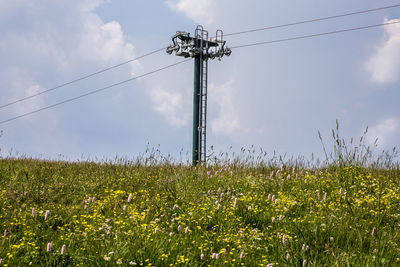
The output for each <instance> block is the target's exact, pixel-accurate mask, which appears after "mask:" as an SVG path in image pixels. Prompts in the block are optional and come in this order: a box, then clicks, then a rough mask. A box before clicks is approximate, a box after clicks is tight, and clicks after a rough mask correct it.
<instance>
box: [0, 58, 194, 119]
mask: <svg viewBox="0 0 400 267" xmlns="http://www.w3.org/2000/svg"><path fill="white" fill-rule="evenodd" d="M189 60H191V59H186V60H183V61H179V62H177V63H174V64H171V65H167V66H165V67H162V68H159V69H156V70H153V71H150V72H147V73H145V74H142V75H139V76H136V77H132V78H130V79H127V80H124V81H122V82H118V83H114V84H112V85H109V86H106V87H103V88H100V89H97V90H93V91H90V92H88V93H85V94H82V95H79V96H76V97H72V98H68V99H66V100H63V101H61V102H58V103H55V104H52V105H49V106H46V107H43V108H40V109H36V110H33V111H30V112H27V113H24V114H21V115H18V116H15V117H12V118H9V119H6V120H4V121H0V124H4V123H7V122H10V121H13V120H16V119H19V118H22V117H26V116H28V115H31V114H35V113H37V112H40V111H43V110H46V109H50V108H54V107H56V106H59V105H62V104H65V103H68V102H72V101H74V100H77V99H80V98H83V97H86V96H89V95H93V94H96V93H99V92H101V91H104V90H107V89H109V88H112V87H115V86H118V85H121V84H124V83H127V82H130V81H133V80H136V79H139V78H142V77H145V76H148V75H150V74H154V73H156V72H160V71H162V70H166V69H168V68H171V67H174V66H176V65H179V64H182V63H184V62H187V61H189Z"/></svg>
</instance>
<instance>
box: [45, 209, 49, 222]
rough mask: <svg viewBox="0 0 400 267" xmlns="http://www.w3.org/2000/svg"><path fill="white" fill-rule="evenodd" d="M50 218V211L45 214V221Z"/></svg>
mask: <svg viewBox="0 0 400 267" xmlns="http://www.w3.org/2000/svg"><path fill="white" fill-rule="evenodd" d="M49 216H50V211H49V210H46V213H45V214H44V219H45V220H47V219H49Z"/></svg>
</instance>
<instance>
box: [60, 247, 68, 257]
mask: <svg viewBox="0 0 400 267" xmlns="http://www.w3.org/2000/svg"><path fill="white" fill-rule="evenodd" d="M66 249H67V247H66V246H65V245H62V247H61V255H64V254H65V250H66Z"/></svg>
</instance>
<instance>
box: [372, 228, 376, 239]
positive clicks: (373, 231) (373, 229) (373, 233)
mask: <svg viewBox="0 0 400 267" xmlns="http://www.w3.org/2000/svg"><path fill="white" fill-rule="evenodd" d="M375 230H376V228H375V227H373V228H372V232H371V236H372V237H374V235H375Z"/></svg>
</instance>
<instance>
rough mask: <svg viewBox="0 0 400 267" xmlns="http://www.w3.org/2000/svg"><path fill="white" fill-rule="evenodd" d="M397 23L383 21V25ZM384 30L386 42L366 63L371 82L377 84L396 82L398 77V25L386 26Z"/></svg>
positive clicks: (399, 53)
mask: <svg viewBox="0 0 400 267" xmlns="http://www.w3.org/2000/svg"><path fill="white" fill-rule="evenodd" d="M397 21H400V20H398V19H394V20H388V19H385V23H388V22H397ZM385 30H386V36H387V40H386V41H385V42H383V43H382V44H381V45H380V46H379V47H377V49H376V52H375V54H374V55H372V56H371V57H370V58H369V60H368V61H367V63H366V68H367V70H368V71H369V72H370V74H371V80H372V81H374V82H377V83H390V82H396V81H398V80H399V77H400V24H394V25H390V26H386V27H385Z"/></svg>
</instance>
